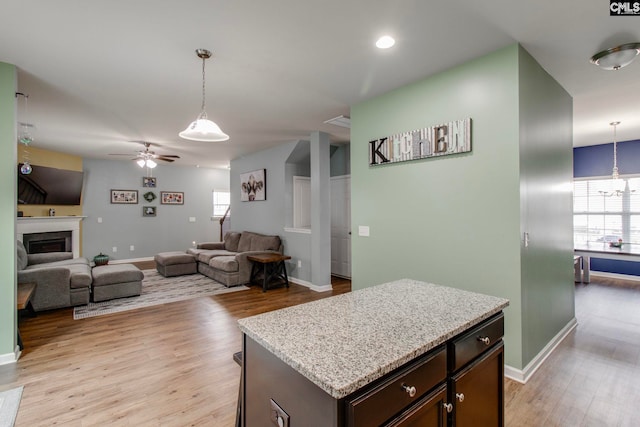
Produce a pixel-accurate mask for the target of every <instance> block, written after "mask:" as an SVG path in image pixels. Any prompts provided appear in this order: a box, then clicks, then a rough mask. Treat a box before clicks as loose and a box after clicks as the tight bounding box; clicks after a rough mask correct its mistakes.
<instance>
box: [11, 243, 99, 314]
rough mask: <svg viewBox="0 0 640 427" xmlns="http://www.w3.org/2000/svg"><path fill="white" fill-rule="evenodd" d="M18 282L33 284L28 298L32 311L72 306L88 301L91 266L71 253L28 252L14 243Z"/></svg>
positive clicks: (21, 245)
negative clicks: (33, 287) (33, 288)
mask: <svg viewBox="0 0 640 427" xmlns="http://www.w3.org/2000/svg"><path fill="white" fill-rule="evenodd" d="M17 255H18V262H17V270H18V283H35V284H36V290H35V292H34V294H33V296H32V297H31V304H32V306H33V309H34V310H35V311H43V310H51V309H54V308H62V307H72V306H76V305H84V304H88V303H89V295H90V290H91V282H92V280H93V279H92V277H91V266H90V264H89V260H87V259H86V258H73V254H72V253H71V252H50V253H43V254H27V251H26V250H25V248H24V245H23V244H22V242H20V241H18V243H17Z"/></svg>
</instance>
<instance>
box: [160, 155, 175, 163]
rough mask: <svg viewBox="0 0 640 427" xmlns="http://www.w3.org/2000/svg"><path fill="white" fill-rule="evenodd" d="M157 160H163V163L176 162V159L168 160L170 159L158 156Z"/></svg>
mask: <svg viewBox="0 0 640 427" xmlns="http://www.w3.org/2000/svg"><path fill="white" fill-rule="evenodd" d="M156 160H162V161H165V162H174V161H175V160H174V159H168V158H166V157H164V156H158V157H156Z"/></svg>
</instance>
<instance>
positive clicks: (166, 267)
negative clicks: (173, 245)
mask: <svg viewBox="0 0 640 427" xmlns="http://www.w3.org/2000/svg"><path fill="white" fill-rule="evenodd" d="M153 259H154V261H155V262H156V270H158V273H160V274H162V275H163V276H164V277H170V276H181V275H183V274H194V273H197V272H198V266H197V264H196V258H195V257H194V256H193V255H191V254H188V253H186V252H177V251H176V252H161V253H159V254H157V255H156V256H154V257H153Z"/></svg>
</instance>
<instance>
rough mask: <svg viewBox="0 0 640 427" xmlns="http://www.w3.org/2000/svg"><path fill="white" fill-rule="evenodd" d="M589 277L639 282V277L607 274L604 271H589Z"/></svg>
mask: <svg viewBox="0 0 640 427" xmlns="http://www.w3.org/2000/svg"><path fill="white" fill-rule="evenodd" d="M589 275H590V276H598V277H608V278H610V279H622V280H630V281H634V282H640V276H634V275H631V274H619V273H608V272H606V271H594V270H591V271H590V272H589Z"/></svg>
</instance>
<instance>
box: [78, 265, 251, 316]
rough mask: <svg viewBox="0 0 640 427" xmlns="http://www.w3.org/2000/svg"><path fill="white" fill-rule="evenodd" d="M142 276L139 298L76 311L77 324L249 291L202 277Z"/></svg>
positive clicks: (153, 272) (151, 272)
mask: <svg viewBox="0 0 640 427" xmlns="http://www.w3.org/2000/svg"><path fill="white" fill-rule="evenodd" d="M142 272H143V273H144V279H142V293H141V294H140V296H135V297H129V298H118V299H114V300H110V301H103V302H97V303H93V302H90V303H89V304H87V305H81V306H78V307H75V308H74V309H73V318H74V320H77V319H86V318H88V317H94V316H100V315H103V314H109V313H118V312H121V311H127V310H134V309H136V308H142V307H150V306H154V305H159V304H166V303H170V302H175V301H184V300H188V299H192V298H197V297H201V296H210V295H218V294H225V293H229V292H238V291H244V290H247V289H249V288H248V287H246V286H234V287H231V288H227V287H226V286H224V285H223V284H222V283H219V282H217V281H215V280H213V279H210V278H209V277H207V276H203V275H202V274H189V275H185V276H175V277H164V276H162V275H161V274H160V273H158V272H157V271H156V270H142Z"/></svg>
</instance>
